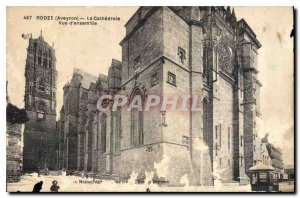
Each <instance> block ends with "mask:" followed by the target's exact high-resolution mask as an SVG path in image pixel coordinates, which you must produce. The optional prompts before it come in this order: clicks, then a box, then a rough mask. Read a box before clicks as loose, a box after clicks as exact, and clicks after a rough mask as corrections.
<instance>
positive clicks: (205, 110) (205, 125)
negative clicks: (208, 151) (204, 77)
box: [203, 98, 209, 143]
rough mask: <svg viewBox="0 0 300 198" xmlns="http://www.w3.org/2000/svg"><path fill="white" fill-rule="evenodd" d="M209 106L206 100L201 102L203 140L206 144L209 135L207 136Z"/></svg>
mask: <svg viewBox="0 0 300 198" xmlns="http://www.w3.org/2000/svg"><path fill="white" fill-rule="evenodd" d="M208 109H209V104H208V100H207V99H206V98H205V99H204V100H203V139H204V140H205V142H206V143H208V141H209V137H208V136H209V135H208V121H209V112H208Z"/></svg>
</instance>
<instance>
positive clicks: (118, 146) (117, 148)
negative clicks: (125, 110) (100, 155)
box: [115, 108, 121, 152]
mask: <svg viewBox="0 0 300 198" xmlns="http://www.w3.org/2000/svg"><path fill="white" fill-rule="evenodd" d="M120 149H121V108H118V109H117V111H116V122H115V151H116V152H119V151H120Z"/></svg>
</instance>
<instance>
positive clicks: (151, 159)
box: [58, 7, 261, 185]
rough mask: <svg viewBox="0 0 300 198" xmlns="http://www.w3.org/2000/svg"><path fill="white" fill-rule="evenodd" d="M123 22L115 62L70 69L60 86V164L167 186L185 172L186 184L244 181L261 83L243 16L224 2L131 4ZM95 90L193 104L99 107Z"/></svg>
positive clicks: (254, 156)
mask: <svg viewBox="0 0 300 198" xmlns="http://www.w3.org/2000/svg"><path fill="white" fill-rule="evenodd" d="M125 27H126V35H125V37H124V39H123V40H122V41H121V43H120V45H121V47H122V62H119V61H116V60H113V61H112V64H111V66H110V69H109V73H108V76H104V75H102V74H100V75H99V76H98V77H97V78H96V77H92V76H91V75H87V74H86V73H83V72H79V71H77V70H75V71H74V74H73V77H72V80H71V81H70V83H68V84H66V85H65V87H64V104H63V107H62V109H61V116H60V120H59V122H58V123H59V133H60V137H61V140H60V143H61V146H60V148H62V149H61V150H60V156H61V157H60V160H61V162H60V164H61V168H67V169H68V170H76V171H77V172H80V171H84V172H88V173H90V174H94V175H96V176H99V177H111V178H112V177H121V176H124V177H126V176H128V175H130V174H131V173H132V172H134V171H136V172H138V173H139V176H138V178H141V179H143V178H144V177H145V171H153V172H155V174H154V175H155V176H156V177H157V178H159V179H162V180H164V181H167V182H168V183H169V185H180V182H179V181H180V179H181V178H182V177H183V176H185V175H186V176H187V177H188V178H189V181H190V184H191V185H213V184H214V182H215V180H217V179H218V180H221V182H235V181H239V182H241V183H244V182H247V179H248V177H247V174H249V168H250V167H251V166H253V165H254V164H255V163H256V162H257V161H259V160H260V142H259V139H258V138H257V129H256V119H257V117H258V116H260V102H259V89H260V87H261V83H260V82H259V80H258V76H257V73H258V63H257V56H258V53H257V50H258V49H259V48H260V47H261V44H260V43H259V41H258V40H257V39H256V35H255V33H254V32H253V31H252V29H251V28H250V27H249V25H248V24H247V22H246V21H245V20H243V19H242V20H239V21H237V19H236V17H235V13H234V10H231V9H230V8H229V7H227V8H225V7H141V8H139V9H138V10H137V11H136V13H135V14H134V15H133V16H132V17H131V18H130V19H129V21H128V22H127V23H126V25H125ZM103 94H111V95H113V96H114V95H115V94H119V95H125V96H127V98H129V100H132V98H133V97H134V96H140V97H141V98H147V97H148V96H149V95H159V96H161V97H167V98H169V99H170V100H171V99H172V97H174V96H182V95H187V96H190V97H194V96H197V97H198V99H199V103H198V104H197V105H198V106H200V107H201V108H202V110H201V111H192V110H191V107H190V106H189V109H188V110H187V111H177V110H172V109H169V108H167V109H165V110H163V111H161V109H160V108H153V109H151V111H136V110H131V111H126V110H124V109H118V110H117V111H105V112H102V111H99V109H98V108H97V106H96V102H97V99H98V98H99V97H100V96H102V95H103ZM107 103H110V101H107ZM160 105H161V104H160ZM160 163H163V164H164V167H165V168H166V170H167V171H164V173H162V171H161V170H160V169H159V165H160Z"/></svg>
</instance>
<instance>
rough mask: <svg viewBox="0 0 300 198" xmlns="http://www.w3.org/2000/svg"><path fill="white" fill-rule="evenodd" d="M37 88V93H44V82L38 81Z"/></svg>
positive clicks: (42, 80)
mask: <svg viewBox="0 0 300 198" xmlns="http://www.w3.org/2000/svg"><path fill="white" fill-rule="evenodd" d="M38 88H39V91H42V92H44V91H45V80H44V79H43V78H41V79H40V81H39V84H38Z"/></svg>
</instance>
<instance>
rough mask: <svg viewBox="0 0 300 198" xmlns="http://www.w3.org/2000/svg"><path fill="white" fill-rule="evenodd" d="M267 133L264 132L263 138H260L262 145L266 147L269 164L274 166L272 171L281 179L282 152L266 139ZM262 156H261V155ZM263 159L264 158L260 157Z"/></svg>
mask: <svg viewBox="0 0 300 198" xmlns="http://www.w3.org/2000/svg"><path fill="white" fill-rule="evenodd" d="M268 136H269V134H266V135H265V137H264V138H262V139H261V143H262V146H265V147H266V148H267V151H268V154H269V160H270V163H271V164H270V165H271V166H273V168H274V173H275V174H277V178H280V179H282V177H283V173H284V171H283V160H282V152H281V150H280V148H278V147H275V146H274V145H273V144H271V143H270V142H269V140H268ZM262 157H263V156H262ZM262 160H264V158H262Z"/></svg>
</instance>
